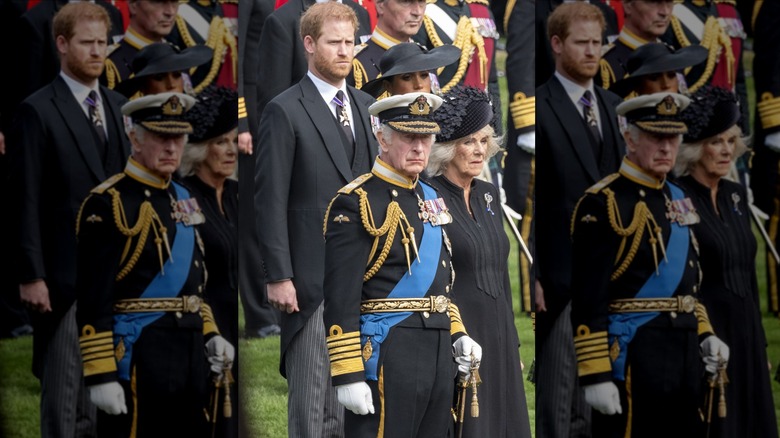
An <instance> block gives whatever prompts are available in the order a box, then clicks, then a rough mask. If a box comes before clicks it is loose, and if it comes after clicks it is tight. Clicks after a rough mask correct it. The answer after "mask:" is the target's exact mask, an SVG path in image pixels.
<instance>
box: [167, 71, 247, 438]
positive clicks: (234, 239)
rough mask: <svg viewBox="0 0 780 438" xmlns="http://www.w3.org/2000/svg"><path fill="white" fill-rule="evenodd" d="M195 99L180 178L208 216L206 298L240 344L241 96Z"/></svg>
mask: <svg viewBox="0 0 780 438" xmlns="http://www.w3.org/2000/svg"><path fill="white" fill-rule="evenodd" d="M197 99H198V100H197V103H196V105H195V106H194V107H193V108H192V109H191V110H190V111H189V112H188V113H187V119H188V121H189V122H190V123H191V124H192V126H193V132H192V134H190V136H189V140H188V143H187V145H186V146H185V147H184V153H183V155H182V163H181V167H180V168H179V173H180V174H181V176H182V177H183V179H182V182H183V183H184V184H185V185H186V186H187V187H188V188H189V189H190V193H191V194H192V196H193V197H194V198H196V199H197V200H198V204H199V205H200V208H201V209H202V211H203V214H204V215H205V217H206V221H205V223H203V224H202V225H200V226H199V229H198V231H199V233H200V236H201V238H202V239H203V243H204V245H205V258H204V260H205V263H206V268H207V269H208V282H207V283H206V291H205V296H206V297H207V299H208V301H209V303H210V304H211V307H212V310H213V312H214V319H215V320H216V322H217V326H218V327H219V329H220V332H221V334H222V336H223V337H224V338H225V339H227V340H228V341H229V342H230V343H231V344H233V345H238V279H237V275H238V260H237V259H238V250H237V248H238V231H237V230H238V228H237V223H238V182H237V181H235V179H234V178H235V171H236V164H237V159H238V149H237V147H238V143H237V142H238V95H237V94H236V92H235V91H234V90H230V89H228V88H224V87H215V86H209V87H207V88H206V89H204V90H203V91H202V92H201V93H200V94H199V95H198V98H197ZM237 357H238V355H237V354H236V359H235V362H234V364H233V378H234V380H235V381H236V382H238V359H237ZM230 390H231V392H230V396H231V399H230V400H231V403H232V406H233V409H234V410H235V409H236V408H237V407H238V404H237V398H236V395H237V391H238V385H237V384H234V385H230ZM223 396H224V392H222V393H221V394H220V398H219V400H218V410H219V412H222V406H223V399H222V397H223ZM210 415H211V413H210ZM217 417H218V418H217V419H216V422H217V429H216V430H218V431H219V432H218V434H217V435H216V436H221V437H232V436H237V435H236V431H237V424H236V422H235V419H236V418H237V414H236V413H235V412H234V414H233V416H232V417H231V418H224V417H223V416H222V415H217Z"/></svg>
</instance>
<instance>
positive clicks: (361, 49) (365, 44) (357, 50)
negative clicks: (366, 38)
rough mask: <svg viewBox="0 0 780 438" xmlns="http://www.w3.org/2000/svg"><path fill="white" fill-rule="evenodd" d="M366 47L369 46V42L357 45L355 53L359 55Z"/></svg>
mask: <svg viewBox="0 0 780 438" xmlns="http://www.w3.org/2000/svg"><path fill="white" fill-rule="evenodd" d="M366 47H368V43H363V44H360V45H358V46H355V49H354V51H355V53H354V54H353V55H354V56H357V54H358V53H360V52H362V51H363V49H365V48H366Z"/></svg>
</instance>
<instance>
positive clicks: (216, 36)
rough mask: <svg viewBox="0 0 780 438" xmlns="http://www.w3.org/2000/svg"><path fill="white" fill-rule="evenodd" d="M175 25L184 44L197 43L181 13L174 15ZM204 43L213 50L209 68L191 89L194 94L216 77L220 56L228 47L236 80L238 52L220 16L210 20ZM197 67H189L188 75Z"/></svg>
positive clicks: (220, 60) (220, 63)
mask: <svg viewBox="0 0 780 438" xmlns="http://www.w3.org/2000/svg"><path fill="white" fill-rule="evenodd" d="M176 27H178V28H179V33H180V34H181V37H182V39H183V40H184V44H185V45H186V46H187V47H192V46H194V45H196V44H197V43H196V42H195V40H194V39H193V38H192V35H191V34H190V30H189V29H188V28H187V22H186V21H184V19H183V18H182V17H181V15H177V16H176ZM205 45H206V46H207V47H210V48H211V49H212V50H214V56H213V57H212V58H211V67H210V68H209V72H208V74H207V75H206V77H205V78H204V79H203V81H202V82H201V83H200V84H198V85H197V86H195V87H194V89H193V91H194V92H195V94H197V93H200V92H201V91H202V90H203V89H204V88H206V87H207V86H209V84H211V82H213V81H214V78H216V77H217V73H218V72H219V67H220V66H221V65H222V58H223V57H224V56H225V54H226V52H227V49H228V48H230V51H231V53H232V54H233V56H231V62H232V67H233V81H234V82H236V81H237V76H236V75H237V74H238V65H237V62H238V57H237V56H236V54H237V53H238V49H237V44H236V39H235V37H233V35H231V34H230V31H229V30H228V29H227V27H226V26H225V22H224V21H223V20H222V17H214V18H213V19H212V20H211V24H210V25H209V36H208V39H207V40H206V42H205ZM226 46H227V47H226ZM197 68H198V67H192V68H191V69H190V75H192V74H193V73H195V70H197Z"/></svg>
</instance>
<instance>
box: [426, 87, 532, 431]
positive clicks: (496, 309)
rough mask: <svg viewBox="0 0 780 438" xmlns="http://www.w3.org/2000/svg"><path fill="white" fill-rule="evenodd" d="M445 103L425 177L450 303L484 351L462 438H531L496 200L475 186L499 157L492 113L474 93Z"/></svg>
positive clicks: (491, 190)
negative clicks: (449, 269) (440, 212)
mask: <svg viewBox="0 0 780 438" xmlns="http://www.w3.org/2000/svg"><path fill="white" fill-rule="evenodd" d="M443 98H444V103H443V104H442V106H441V107H440V108H439V109H438V110H437V111H436V112H435V113H434V118H435V119H436V121H437V123H438V124H439V126H440V127H441V134H438V135H437V136H436V143H435V144H434V145H433V147H432V148H431V155H430V159H429V161H428V174H429V175H430V176H431V177H432V180H431V184H432V185H433V186H434V187H435V188H436V189H437V190H438V191H439V195H440V196H441V197H442V198H443V199H444V203H445V204H446V206H447V208H449V212H450V214H451V215H452V222H451V223H450V224H448V225H446V227H445V231H446V232H447V236H448V237H449V240H450V241H451V243H452V265H453V268H454V269H455V282H454V284H453V293H454V296H455V300H456V302H457V304H458V307H459V308H460V314H461V317H462V318H463V322H464V324H465V326H466V327H467V328H468V331H469V336H471V337H472V338H473V339H474V340H475V341H477V343H479V345H481V346H482V363H481V366H480V368H479V374H480V377H481V379H482V384H481V385H479V387H478V391H477V392H478V396H479V417H471V416H470V415H469V413H468V412H469V407H468V406H467V407H466V415H465V420H464V423H463V435H462V436H463V437H491V438H502V437H512V438H515V437H517V438H522V437H530V436H531V431H530V422H529V419H528V407H527V405H526V400H525V390H524V389H523V376H522V369H521V365H520V353H519V346H520V342H519V340H518V336H517V329H516V328H515V324H514V315H513V312H512V289H511V287H510V284H509V271H508V265H507V260H508V257H509V239H508V238H507V236H506V233H505V232H504V227H503V222H502V216H501V214H502V211H501V205H500V202H501V199H500V196H499V193H498V191H497V190H496V187H495V186H494V185H493V184H490V183H488V182H485V181H482V180H480V179H477V178H476V177H477V176H478V175H480V173H481V172H482V171H483V168H485V167H486V163H487V161H488V160H489V159H490V157H491V156H493V155H495V154H496V153H497V152H498V149H499V148H498V144H497V142H496V139H495V138H494V132H493V128H492V127H491V126H490V122H491V121H492V120H493V107H492V105H491V102H490V98H489V97H488V95H487V94H486V93H484V92H482V91H480V90H478V89H476V88H460V87H458V88H454V89H453V90H451V91H450V92H448V93H446V94H445V95H444V96H443ZM466 400H467V402H468V401H470V400H471V393H470V391H469V394H468V396H467V397H466Z"/></svg>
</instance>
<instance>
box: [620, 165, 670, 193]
mask: <svg viewBox="0 0 780 438" xmlns="http://www.w3.org/2000/svg"><path fill="white" fill-rule="evenodd" d="M618 172H619V173H620V174H621V175H623V176H624V177H626V178H628V179H629V180H631V181H633V182H635V183H637V184H639V185H642V186H645V187H648V188H651V189H655V190H660V189H661V188H662V187H663V186H664V183H665V182H666V178H664V179H662V180H659V179H656V178H655V177H653V176H650V175H649V174H648V173H647V172H645V171H644V170H642V169H641V168H640V167H639V166H637V165H636V164H634V163H632V162H631V161H629V160H628V158H623V162H622V163H620V170H619V171H618Z"/></svg>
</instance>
